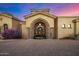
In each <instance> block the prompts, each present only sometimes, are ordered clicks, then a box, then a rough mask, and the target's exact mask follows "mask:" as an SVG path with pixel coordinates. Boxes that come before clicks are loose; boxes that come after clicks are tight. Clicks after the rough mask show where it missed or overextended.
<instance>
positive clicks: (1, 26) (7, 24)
mask: <svg viewBox="0 0 79 59" xmlns="http://www.w3.org/2000/svg"><path fill="white" fill-rule="evenodd" d="M20 22H21V21H20V20H19V19H17V18H16V17H14V16H13V15H11V14H9V13H6V12H1V13H0V33H1V32H3V31H4V30H5V29H6V28H9V29H14V30H16V29H19V30H20V31H21V24H20Z"/></svg>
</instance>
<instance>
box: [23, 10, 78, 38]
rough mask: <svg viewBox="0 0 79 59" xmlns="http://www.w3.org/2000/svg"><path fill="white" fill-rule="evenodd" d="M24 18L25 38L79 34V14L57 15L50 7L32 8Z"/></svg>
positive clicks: (61, 36) (62, 36) (60, 36)
mask: <svg viewBox="0 0 79 59" xmlns="http://www.w3.org/2000/svg"><path fill="white" fill-rule="evenodd" d="M24 19H25V21H24V22H22V37H23V38H25V39H42V38H43V39H56V38H64V37H68V36H71V35H72V36H75V35H76V34H79V20H78V16H55V15H51V14H50V13H49V10H48V9H43V10H37V9H32V10H31V13H30V14H29V15H25V16H24Z"/></svg>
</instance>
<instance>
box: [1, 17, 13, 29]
mask: <svg viewBox="0 0 79 59" xmlns="http://www.w3.org/2000/svg"><path fill="white" fill-rule="evenodd" d="M0 18H2V21H1V24H2V25H1V26H3V24H8V27H9V28H12V19H11V18H9V17H6V16H0Z"/></svg>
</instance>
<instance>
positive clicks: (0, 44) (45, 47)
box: [0, 39, 79, 56]
mask: <svg viewBox="0 0 79 59" xmlns="http://www.w3.org/2000/svg"><path fill="white" fill-rule="evenodd" d="M0 55H2V56H5V55H9V56H75V55H76V56H79V40H57V39H55V40H53V39H46V40H45V39H43V40H34V39H28V40H22V39H21V40H0Z"/></svg>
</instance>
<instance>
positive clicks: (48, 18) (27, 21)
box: [25, 15, 54, 27]
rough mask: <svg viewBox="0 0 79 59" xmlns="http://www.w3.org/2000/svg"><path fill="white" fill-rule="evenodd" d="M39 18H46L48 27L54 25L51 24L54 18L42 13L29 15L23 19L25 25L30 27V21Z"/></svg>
mask: <svg viewBox="0 0 79 59" xmlns="http://www.w3.org/2000/svg"><path fill="white" fill-rule="evenodd" d="M39 18H42V19H44V20H46V21H47V22H48V23H49V26H50V27H54V25H53V24H54V19H53V18H50V17H47V16H44V15H36V16H33V17H30V18H28V19H25V20H26V27H30V25H31V23H32V22H33V21H34V20H36V19H39Z"/></svg>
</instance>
